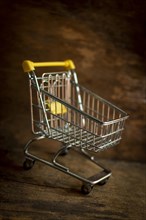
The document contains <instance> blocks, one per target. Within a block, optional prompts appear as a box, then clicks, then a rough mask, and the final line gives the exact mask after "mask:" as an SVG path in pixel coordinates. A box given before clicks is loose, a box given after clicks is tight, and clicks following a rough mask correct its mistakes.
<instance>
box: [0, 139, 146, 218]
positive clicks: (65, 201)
mask: <svg viewBox="0 0 146 220" xmlns="http://www.w3.org/2000/svg"><path fill="white" fill-rule="evenodd" d="M47 143H48V145H46V143H43V142H42V143H39V145H37V144H36V145H35V147H34V150H33V152H35V154H37V155H38V156H41V157H43V158H45V159H46V158H50V157H52V155H53V150H51V151H50V150H49V146H51V145H52V144H53V142H47ZM41 144H42V147H41V151H40V150H39V149H40V147H39V146H41ZM46 146H47V147H46ZM58 147H59V146H55V147H54V151H55V150H57V148H58ZM49 151H50V153H49ZM23 160H24V157H23V147H22V146H21V147H19V148H18V147H16V146H15V147H13V148H11V149H10V148H9V151H8V149H7V148H6V147H5V146H4V145H3V147H2V148H1V150H0V219H1V220H31V219H46V220H47V219H52V220H59V219H61V220H68V219H70V220H74V219H81V220H85V219H92V220H93V219H97V220H124V219H125V220H144V219H145V214H146V213H145V211H146V190H145V189H146V182H145V181H146V172H145V170H146V166H145V164H140V163H128V162H118V161H110V160H100V162H102V163H104V164H105V165H106V166H107V167H108V168H110V169H111V170H112V173H113V174H112V176H111V178H110V179H109V181H108V182H107V184H106V185H104V186H95V187H94V188H93V190H92V192H91V193H90V194H89V195H87V196H85V195H82V194H81V193H80V187H81V182H80V181H78V180H76V179H74V178H72V177H70V176H68V175H66V174H64V173H62V172H60V171H58V170H55V169H52V168H50V167H48V166H45V165H44V164H41V163H39V162H36V163H35V165H34V167H33V168H32V169H31V170H29V171H24V170H23V168H22V164H23ZM60 160H61V161H62V162H63V163H64V164H66V165H68V166H69V167H71V169H73V170H75V172H79V173H81V174H83V175H86V176H90V175H92V173H96V172H97V171H98V170H97V169H96V167H95V165H93V164H91V163H90V162H89V161H88V160H85V159H84V158H83V157H81V155H80V154H78V153H77V152H75V151H73V150H70V152H69V154H68V155H67V156H65V157H61V158H60Z"/></svg>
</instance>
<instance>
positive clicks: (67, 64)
mask: <svg viewBox="0 0 146 220" xmlns="http://www.w3.org/2000/svg"><path fill="white" fill-rule="evenodd" d="M22 66H23V70H24V72H27V73H28V72H31V71H34V70H35V67H64V68H65V69H67V70H74V69H75V65H74V63H73V61H72V60H65V61H63V62H32V61H30V60H25V61H24V62H23V64H22Z"/></svg>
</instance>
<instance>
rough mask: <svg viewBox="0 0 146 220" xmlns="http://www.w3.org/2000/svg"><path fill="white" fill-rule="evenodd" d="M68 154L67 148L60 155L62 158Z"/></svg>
mask: <svg viewBox="0 0 146 220" xmlns="http://www.w3.org/2000/svg"><path fill="white" fill-rule="evenodd" d="M67 154H68V149H67V148H63V149H62V151H61V153H60V156H65V155H67Z"/></svg>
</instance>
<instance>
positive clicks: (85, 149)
mask: <svg viewBox="0 0 146 220" xmlns="http://www.w3.org/2000/svg"><path fill="white" fill-rule="evenodd" d="M35 67H62V68H63V69H64V71H61V72H60V71H57V72H49V73H43V74H42V75H41V76H37V75H38V74H36V72H35ZM23 69H24V72H27V73H28V75H29V86H30V103H31V125H32V132H33V133H34V134H35V137H34V138H32V139H31V140H29V142H28V143H27V144H26V145H25V148H24V154H25V161H24V164H23V167H24V169H26V170H28V169H31V168H32V167H33V165H34V162H35V161H40V162H42V163H44V164H46V165H49V166H51V167H53V168H56V169H58V170H60V171H62V172H64V173H66V174H68V175H71V176H73V177H74V178H77V179H79V180H80V181H82V183H83V184H82V187H81V191H82V192H83V193H84V194H88V193H90V191H91V190H92V188H93V186H94V185H95V184H98V185H103V184H105V183H106V181H107V180H108V178H109V177H110V176H111V171H110V170H109V169H107V168H105V167H104V166H103V165H101V164H99V163H98V162H97V159H96V158H95V156H93V155H91V153H90V151H92V152H99V151H101V150H105V149H107V148H108V147H112V146H115V145H117V144H119V142H120V140H121V135H122V132H123V130H124V124H125V120H126V119H127V118H128V115H127V114H126V113H125V112H124V111H122V110H121V109H119V108H118V107H116V106H115V105H113V104H111V103H110V102H108V101H106V100H104V99H103V98H101V97H99V96H97V95H96V94H94V93H92V92H91V91H89V90H88V89H86V88H84V87H82V86H80V85H79V84H78V78H77V74H76V72H75V65H74V63H73V61H71V60H66V61H64V62H42V63H38V62H32V61H28V60H26V61H24V62H23ZM44 138H48V139H53V140H57V141H59V142H61V143H63V147H62V148H59V150H57V152H56V153H55V155H54V157H53V159H52V160H51V162H50V161H48V160H44V159H42V158H40V157H38V156H36V155H34V154H32V153H30V151H29V148H30V146H31V144H32V143H33V142H34V141H37V140H41V139H44ZM71 148H72V149H76V150H77V151H78V152H80V153H81V154H83V155H85V157H86V158H87V159H89V160H90V161H91V162H93V163H94V164H96V165H97V166H98V167H100V168H101V169H102V170H101V171H100V172H98V173H96V174H95V175H93V176H91V177H89V178H85V177H83V176H81V175H79V174H77V173H75V172H72V171H71V170H70V169H69V168H68V167H66V166H64V165H63V164H61V163H60V162H58V160H57V159H58V157H59V156H60V155H63V154H65V153H67V152H69V149H71Z"/></svg>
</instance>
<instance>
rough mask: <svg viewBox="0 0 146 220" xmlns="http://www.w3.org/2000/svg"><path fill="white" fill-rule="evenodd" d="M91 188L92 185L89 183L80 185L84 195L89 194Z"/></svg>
mask: <svg viewBox="0 0 146 220" xmlns="http://www.w3.org/2000/svg"><path fill="white" fill-rule="evenodd" d="M92 189H93V186H92V185H90V184H89V183H86V184H83V185H82V187H81V192H82V193H83V194H85V195H87V194H89V193H90V192H91V191H92Z"/></svg>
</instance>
